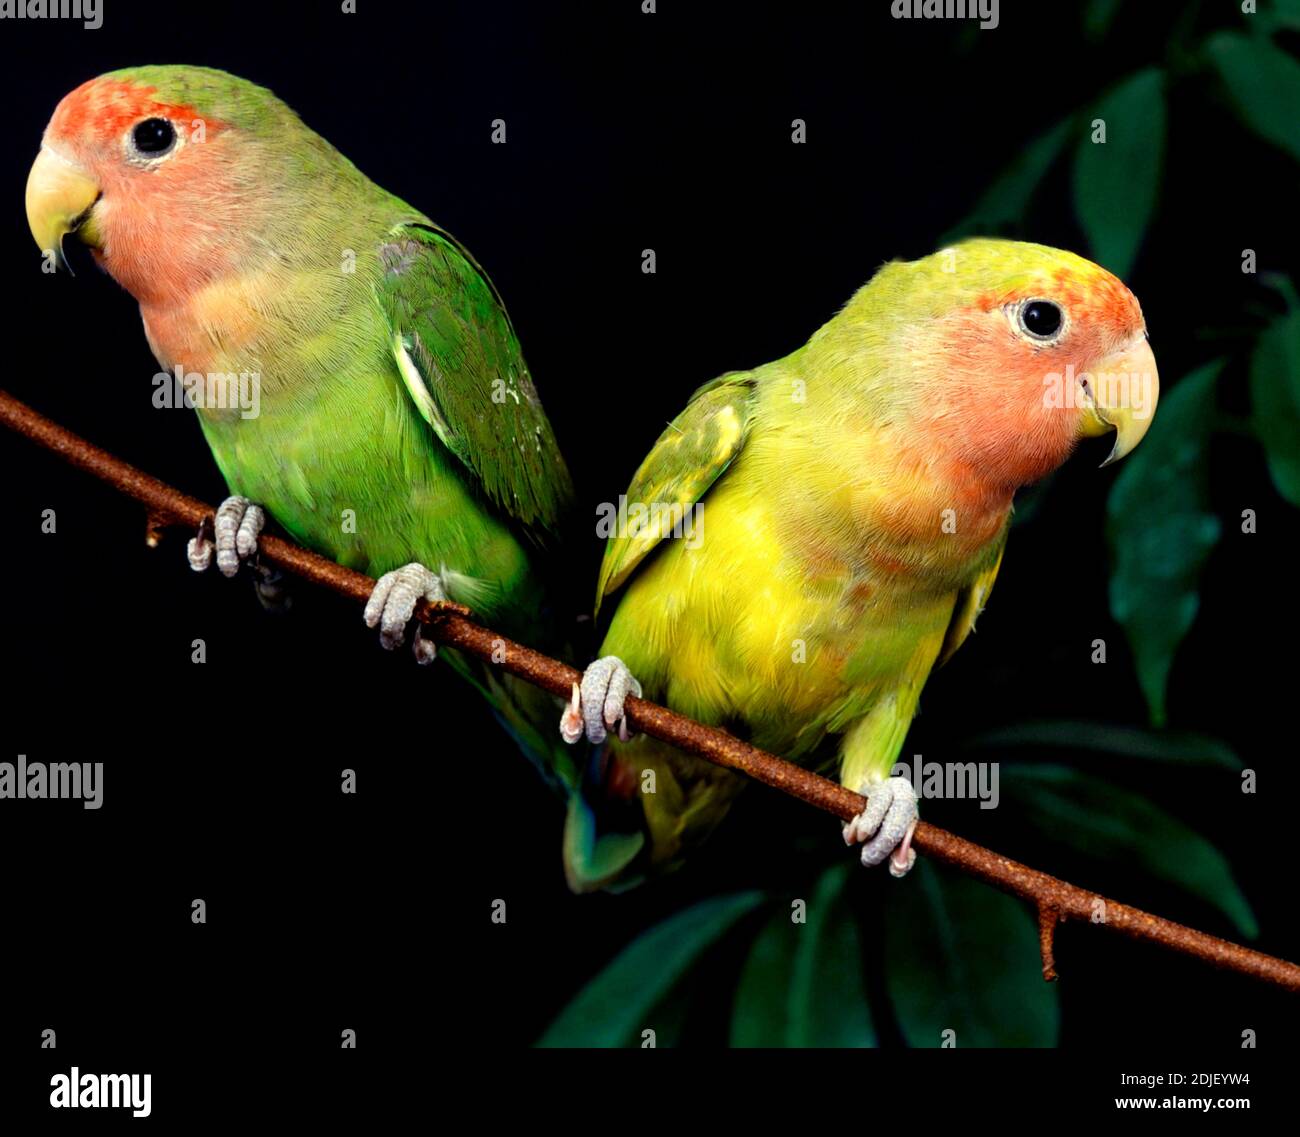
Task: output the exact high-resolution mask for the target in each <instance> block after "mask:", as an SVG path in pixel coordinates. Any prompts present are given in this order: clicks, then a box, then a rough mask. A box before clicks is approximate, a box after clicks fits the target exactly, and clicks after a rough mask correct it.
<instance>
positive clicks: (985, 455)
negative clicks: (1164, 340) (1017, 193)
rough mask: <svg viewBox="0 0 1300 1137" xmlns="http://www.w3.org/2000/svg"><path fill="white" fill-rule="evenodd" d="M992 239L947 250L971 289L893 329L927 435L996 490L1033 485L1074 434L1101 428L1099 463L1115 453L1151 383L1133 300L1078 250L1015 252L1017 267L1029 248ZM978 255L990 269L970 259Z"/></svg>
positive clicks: (1141, 427) (1142, 415) (1147, 418)
mask: <svg viewBox="0 0 1300 1137" xmlns="http://www.w3.org/2000/svg"><path fill="white" fill-rule="evenodd" d="M999 245H1000V246H1003V247H1002V248H999V249H998V250H997V251H996V252H995V253H993V254H989V253H988V252H987V251H986V250H985V249H984V248H982V247H981V248H975V249H972V251H971V252H969V253H967V252H966V248H968V247H964V246H957V247H956V249H954V250H951V252H952V253H953V254H955V257H956V271H957V272H961V271H962V268H963V265H962V261H963V258H964V257H967V256H969V257H970V258H972V260H974V261H975V262H976V263H975V264H974V265H973V266H972V267H971V268H970V270H969V273H970V276H971V277H972V278H973V279H972V281H971V286H970V287H969V288H963V294H962V295H961V296H960V300H959V301H958V302H957V303H956V304H955V306H954V307H953V308H951V309H949V310H948V311H947V312H945V313H942V314H940V315H938V316H937V318H933V319H931V320H927V321H922V322H918V323H917V324H916V325H914V327H913V329H912V330H910V331H909V333H908V335H907V337H905V350H907V351H909V353H910V354H911V355H912V357H913V360H914V364H915V366H916V367H917V368H918V372H917V374H918V375H919V376H920V377H921V378H922V379H923V381H924V385H925V390H926V399H927V400H928V401H929V402H931V403H933V404H935V405H936V406H937V410H936V409H935V408H934V407H931V408H930V413H929V414H927V420H928V421H927V430H928V432H929V433H931V434H932V435H933V437H934V439H935V441H936V442H940V441H941V442H942V443H943V444H944V445H947V446H950V447H952V448H953V449H954V451H955V452H959V453H961V454H963V455H964V456H965V458H966V460H968V461H970V462H971V463H972V465H973V466H975V467H976V468H978V469H980V470H981V471H984V472H986V473H987V474H988V475H989V476H990V477H991V480H992V481H993V482H994V483H995V484H997V485H1002V486H1007V487H1010V486H1018V485H1025V484H1027V483H1029V482H1032V481H1035V480H1036V479H1038V478H1040V477H1042V476H1043V475H1045V474H1046V473H1048V472H1049V471H1050V470H1053V469H1055V468H1056V467H1057V466H1059V465H1060V464H1061V463H1062V462H1063V461H1065V459H1066V458H1067V457H1068V456H1069V454H1070V452H1071V451H1072V450H1073V448H1074V447H1075V446H1076V445H1077V443H1078V441H1079V439H1081V438H1085V437H1093V436H1097V435H1102V434H1106V433H1108V432H1110V431H1114V432H1115V435H1116V437H1115V444H1114V447H1113V449H1112V450H1111V453H1110V456H1109V457H1108V458H1107V459H1106V464H1109V463H1110V462H1114V461H1117V460H1118V459H1120V458H1122V457H1123V456H1124V455H1125V454H1127V453H1129V452H1130V451H1131V450H1132V449H1133V448H1134V447H1135V446H1136V445H1137V444H1138V443H1139V442H1140V441H1141V440H1142V437H1143V436H1144V435H1145V434H1146V431H1147V429H1148V427H1149V426H1150V424H1151V420H1152V417H1153V415H1154V413H1155V408H1156V402H1157V399H1158V398H1159V391H1160V384H1159V376H1158V373H1157V370H1156V363H1155V357H1154V355H1153V354H1152V352H1151V347H1150V345H1149V343H1148V341H1147V331H1146V322H1145V320H1144V319H1143V317H1142V309H1141V307H1140V306H1139V304H1138V302H1137V298H1136V297H1135V296H1134V295H1133V293H1132V292H1131V291H1129V289H1128V288H1127V287H1126V286H1125V285H1124V284H1123V282H1121V281H1120V280H1119V279H1118V278H1117V277H1115V276H1113V275H1112V274H1111V273H1109V272H1107V271H1106V270H1105V269H1103V268H1100V267H1099V266H1097V265H1095V264H1092V263H1090V262H1088V261H1085V260H1083V259H1082V258H1079V257H1073V256H1071V255H1069V254H1061V253H1058V252H1056V251H1055V250H1043V251H1042V252H1043V253H1044V254H1046V253H1049V252H1050V253H1051V254H1052V258H1053V259H1049V258H1048V257H1047V256H1044V255H1038V254H1035V253H1022V254H1021V256H1022V257H1023V258H1024V263H1023V264H1018V263H1017V261H1016V259H1015V258H1016V250H1017V249H1029V250H1037V249H1038V248H1039V247H1038V246H1016V245H1015V244H1012V243H1009V242H1008V243H999ZM990 255H991V256H996V258H997V259H996V260H995V261H994V262H993V265H992V267H989V268H985V267H984V266H983V265H980V264H979V263H978V261H979V258H980V257H981V256H990ZM935 256H936V257H942V256H944V253H938V254H935ZM1008 262H1010V265H1011V267H1010V269H1008V268H1007V264H1008ZM935 279H936V276H935V275H928V280H929V281H930V282H933V281H934V280H935ZM938 279H942V277H941V276H940V277H938Z"/></svg>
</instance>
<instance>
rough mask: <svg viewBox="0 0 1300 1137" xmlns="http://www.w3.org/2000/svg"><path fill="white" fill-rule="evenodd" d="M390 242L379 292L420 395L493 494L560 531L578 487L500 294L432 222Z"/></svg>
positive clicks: (520, 515)
mask: <svg viewBox="0 0 1300 1137" xmlns="http://www.w3.org/2000/svg"><path fill="white" fill-rule="evenodd" d="M390 238H391V240H390V241H389V242H388V243H387V244H385V245H384V246H383V248H382V250H381V255H382V257H383V261H384V275H383V278H382V280H381V282H380V284H379V286H378V289H377V292H378V299H379V302H380V305H381V307H382V308H383V312H384V315H385V317H386V319H387V320H388V325H389V329H390V331H391V334H392V350H393V354H394V357H395V358H396V360H397V365H398V369H399V370H400V371H401V373H402V379H403V381H404V382H405V384H406V388H407V390H408V391H409V392H410V395H411V398H412V400H413V401H414V403H415V405H416V407H417V408H418V409H419V412H420V414H421V416H422V417H423V418H424V419H425V421H427V422H428V423H429V425H430V426H432V427H433V430H434V433H435V434H437V436H438V438H439V439H440V440H441V441H442V443H443V445H444V446H446V447H447V449H448V450H450V451H451V452H452V454H454V455H455V456H456V457H457V458H458V459H459V460H460V461H461V462H462V463H463V464H464V465H465V467H466V468H467V469H468V470H470V471H471V472H472V473H473V474H474V475H475V476H476V478H477V479H478V482H479V485H480V486H481V488H482V490H483V491H484V493H485V494H486V495H487V497H488V498H489V500H491V501H492V502H493V503H494V504H496V505H497V506H498V507H500V508H501V509H502V510H504V511H505V512H506V513H507V514H509V515H510V516H511V517H513V518H514V519H515V520H517V521H519V522H520V523H522V524H523V525H524V526H525V527H526V529H527V530H528V531H529V532H530V533H531V534H532V535H533V536H534V537H536V538H538V539H539V540H540V539H542V538H543V537H544V536H545V535H547V534H548V533H554V532H555V530H556V529H557V527H558V524H559V520H560V517H561V515H562V514H563V513H564V511H565V510H566V509H567V508H568V506H569V504H570V503H571V501H572V499H573V485H572V482H571V481H570V479H569V471H568V469H567V468H566V466H565V464H564V459H563V457H562V456H561V455H560V448H559V445H558V444H557V443H556V440H555V434H554V432H553V431H552V430H551V425H550V423H549V422H548V421H547V418H546V413H545V412H544V411H543V410H542V404H541V400H540V399H539V398H538V397H537V389H536V388H535V387H534V386H533V381H532V378H531V376H530V375H529V373H528V367H527V365H526V364H525V363H524V357H523V353H522V351H521V350H520V348H519V340H518V338H517V337H516V336H515V331H514V328H513V327H511V324H510V317H509V316H508V315H507V314H506V310H505V305H504V304H502V302H501V298H500V296H498V295H497V292H496V289H495V288H494V287H493V286H492V282H491V281H490V280H488V277H487V274H486V273H484V272H483V270H482V269H481V268H479V266H478V265H477V264H476V263H475V261H474V259H473V258H472V257H471V256H470V255H469V253H468V252H466V251H465V249H463V248H462V247H461V246H460V245H459V244H457V242H456V241H455V240H454V239H453V238H452V237H451V236H450V235H448V234H446V233H444V232H442V231H441V230H439V229H437V228H436V227H434V226H433V225H428V224H404V225H400V226H398V227H396V228H395V229H393V230H392V231H391V233H390Z"/></svg>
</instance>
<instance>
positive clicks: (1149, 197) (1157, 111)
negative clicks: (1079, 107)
mask: <svg viewBox="0 0 1300 1137" xmlns="http://www.w3.org/2000/svg"><path fill="white" fill-rule="evenodd" d="M1097 119H1102V120H1103V121H1104V122H1105V124H1106V141H1105V142H1094V141H1093V131H1094V126H1093V123H1094V121H1095V120H1097ZM1164 148H1165V89H1164V74H1163V73H1162V72H1161V71H1160V70H1159V69H1157V68H1151V69H1149V70H1146V71H1139V72H1138V73H1137V74H1136V75H1134V76H1132V77H1131V78H1129V79H1126V80H1125V81H1124V82H1123V83H1121V84H1120V85H1119V86H1118V87H1116V88H1114V89H1113V90H1112V91H1111V92H1110V93H1109V94H1107V95H1105V96H1104V97H1103V98H1102V99H1101V101H1100V102H1099V103H1097V105H1096V106H1095V107H1094V108H1093V109H1092V112H1091V114H1089V115H1088V117H1087V120H1086V121H1085V122H1084V123H1083V124H1082V128H1081V134H1080V138H1079V143H1078V148H1077V149H1076V151H1075V158H1074V208H1075V212H1076V213H1077V214H1078V217H1079V223H1080V224H1081V225H1082V226H1083V231H1084V233H1086V234H1087V237H1088V244H1089V246H1090V247H1091V249H1092V253H1093V256H1094V258H1095V259H1096V260H1097V261H1098V262H1100V263H1101V264H1102V265H1104V266H1105V267H1106V268H1108V269H1110V271H1111V272H1113V273H1114V274H1115V275H1116V276H1127V275H1128V271H1129V269H1131V268H1132V267H1133V262H1134V260H1136V258H1137V253H1138V248H1139V246H1141V244H1142V237H1143V234H1144V233H1145V232H1146V228H1147V223H1148V222H1149V221H1150V220H1151V216H1152V214H1153V213H1154V211H1155V206H1156V195H1157V192H1158V190H1159V186H1160V166H1161V161H1162V159H1163V155H1164Z"/></svg>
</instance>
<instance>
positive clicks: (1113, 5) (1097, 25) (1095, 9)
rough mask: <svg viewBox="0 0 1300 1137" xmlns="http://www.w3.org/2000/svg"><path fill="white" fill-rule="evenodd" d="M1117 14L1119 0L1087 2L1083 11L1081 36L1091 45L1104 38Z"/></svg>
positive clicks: (1091, 0) (1089, 0)
mask: <svg viewBox="0 0 1300 1137" xmlns="http://www.w3.org/2000/svg"><path fill="white" fill-rule="evenodd" d="M1118 12H1119V0H1088V6H1087V7H1086V8H1084V10H1083V34H1084V35H1085V36H1087V37H1088V39H1089V40H1091V41H1092V42H1093V43H1099V42H1101V41H1102V40H1103V39H1105V38H1106V33H1107V32H1108V31H1110V25H1111V24H1112V23H1114V21H1115V16H1116V14H1117V13H1118Z"/></svg>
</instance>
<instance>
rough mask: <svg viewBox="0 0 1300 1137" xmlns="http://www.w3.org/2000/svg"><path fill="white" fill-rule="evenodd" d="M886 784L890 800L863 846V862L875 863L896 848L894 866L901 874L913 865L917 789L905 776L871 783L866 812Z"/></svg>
mask: <svg viewBox="0 0 1300 1137" xmlns="http://www.w3.org/2000/svg"><path fill="white" fill-rule="evenodd" d="M886 787H888V789H889V791H890V794H889V797H890V801H889V806H888V809H886V811H885V815H884V817H883V818H882V819H881V821H880V826H879V828H878V829H877V830H876V831H875V834H874V836H872V837H871V839H870V840H868V841H867V842H866V844H864V845H863V846H862V863H863V864H864V865H867V866H872V865H878V864H880V863H881V862H883V861H884V860H885V859H886V858H887V857H889V856H890V855H891V854H892V853H894V852H895V850H898V853H899V858H898V860H897V861H896V862H895V864H896V867H898V868H900V869H901V870H902V871H901V872H898V873H895V874H894V875H896V876H901V875H902V874H903V873H905V872H906V871H907V870H908V869H910V868H911V867H912V859H914V858H915V853H914V851H913V850H912V847H911V842H912V833H913V831H914V830H915V828H916V820H917V809H916V791H915V790H914V789H913V788H912V783H911V782H909V781H908V780H907V779H906V778H890V779H889V780H888V781H885V782H880V783H878V784H877V785H874V786H872V787H871V789H870V792H869V794H868V797H867V802H868V812H869V811H870V806H871V802H872V800H873V799H874V798H875V797H876V796H878V795H880V794H881V792H882V790H884V789H885V788H886Z"/></svg>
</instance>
